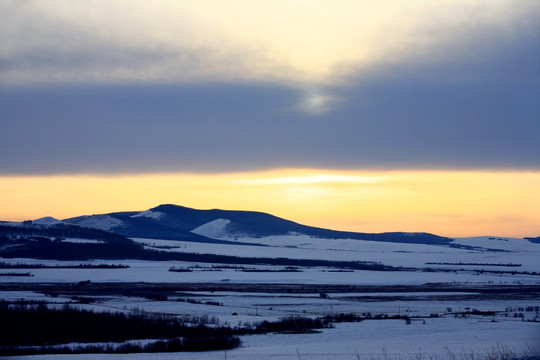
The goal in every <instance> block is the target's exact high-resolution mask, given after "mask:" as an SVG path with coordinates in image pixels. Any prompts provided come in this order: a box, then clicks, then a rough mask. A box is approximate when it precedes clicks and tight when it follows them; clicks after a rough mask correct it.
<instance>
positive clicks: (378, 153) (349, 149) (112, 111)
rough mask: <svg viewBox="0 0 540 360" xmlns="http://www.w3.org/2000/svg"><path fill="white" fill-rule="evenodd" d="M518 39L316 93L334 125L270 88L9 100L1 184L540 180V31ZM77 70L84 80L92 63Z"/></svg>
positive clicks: (37, 94) (109, 90)
mask: <svg viewBox="0 0 540 360" xmlns="http://www.w3.org/2000/svg"><path fill="white" fill-rule="evenodd" d="M519 30H520V31H516V32H513V33H511V34H510V35H507V36H505V37H500V39H499V40H498V41H491V42H489V43H486V44H485V46H484V47H479V48H477V49H476V50H475V51H472V52H469V53H467V52H464V53H461V54H460V55H459V56H457V57H451V58H442V59H439V60H438V61H433V58H426V59H422V58H411V59H409V60H408V61H405V62H404V61H400V62H396V63H391V62H383V63H381V64H380V65H379V66H377V65H374V66H371V67H369V68H368V69H365V68H363V69H361V70H358V71H357V73H356V75H354V74H351V75H350V76H349V78H348V80H347V85H339V86H338V85H335V86H330V85H325V86H322V87H320V88H317V87H313V89H315V90H314V91H315V98H317V96H319V97H320V98H321V99H324V98H325V96H326V97H328V98H330V99H334V100H336V99H337V100H336V101H334V100H332V101H334V102H332V104H331V106H328V108H327V109H326V106H325V104H322V106H323V107H324V108H325V110H327V111H324V112H323V111H320V112H319V111H312V112H310V111H305V110H306V109H302V108H300V107H299V106H298V104H300V103H303V102H304V103H306V101H305V96H306V95H305V94H306V92H307V93H309V92H310V91H311V90H312V89H310V88H309V87H308V88H307V90H306V89H305V88H302V89H299V88H297V87H290V86H287V85H282V84H281V85H280V84H277V83H268V82H266V83H261V82H255V81H251V82H248V81H244V83H243V84H233V83H221V84H216V83H205V84H198V85H194V84H189V83H184V84H176V85H156V84H154V85H148V84H137V85H130V86H128V85H113V84H110V85H107V84H105V85H104V84H101V85H99V84H90V85H89V84H86V85H85V84H79V85H73V84H71V85H62V84H56V85H46V86H45V85H42V86H36V87H32V86H14V85H13V86H11V85H10V86H8V85H4V86H0V127H1V131H0V173H1V174H51V173H81V172H86V173H119V172H151V171H210V172H218V171H233V170H251V169H261V168H270V167H327V168H328V167H329V168H347V169H355V168H366V167H369V168H424V169H425V168H430V169H431V168H452V169H464V168H482V169H487V168H489V169H535V170H540V155H539V154H540V141H538V134H540V102H539V101H538V99H540V41H539V39H538V35H536V34H540V25H538V24H533V23H527V24H526V26H522V27H520V28H519ZM476 43H478V41H477V42H476ZM447 50H451V49H447ZM119 54H125V56H128V55H130V56H131V55H134V54H135V53H130V52H125V51H121V52H119ZM145 54H146V55H145ZM25 56H36V55H35V54H34V55H25ZM70 56H72V58H71V59H72V60H70V61H73V63H74V64H75V65H74V71H76V69H77V68H79V67H80V63H82V62H84V61H89V62H92V61H94V59H92V58H86V59H85V56H83V55H81V56H80V58H77V56H75V55H73V53H72V54H71V55H70ZM143 56H148V57H149V58H148V59H149V60H148V61H149V62H152V61H153V58H152V54H151V53H141V57H143ZM155 56H165V55H164V54H163V53H159V54H156V55H155ZM171 56H173V55H171ZM28 59H29V60H28V63H29V64H34V63H36V62H38V63H41V64H46V61H45V62H43V61H41V60H38V61H35V59H34V60H33V59H31V58H28ZM50 61H60V60H59V59H58V58H51V60H50ZM95 61H97V60H95ZM141 61H142V60H141ZM111 62H112V63H114V64H118V66H121V64H122V63H123V60H122V59H115V58H112V59H111ZM2 66H4V68H5V67H9V66H13V67H19V68H20V66H21V65H20V64H12V65H10V64H9V62H4V64H3V65H2ZM32 66H33V65H32ZM51 66H53V67H54V66H58V64H56V63H55V64H52V65H51ZM65 66H67V67H69V63H68V64H67V65H65ZM317 93H320V94H322V95H317ZM307 103H309V101H308V102H307Z"/></svg>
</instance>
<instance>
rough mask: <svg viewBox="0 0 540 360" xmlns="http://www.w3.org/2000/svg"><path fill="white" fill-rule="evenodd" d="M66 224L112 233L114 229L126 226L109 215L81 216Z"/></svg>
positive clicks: (69, 220)
mask: <svg viewBox="0 0 540 360" xmlns="http://www.w3.org/2000/svg"><path fill="white" fill-rule="evenodd" d="M65 222H67V223H69V224H73V225H78V226H83V227H88V228H92V229H98V230H104V231H111V230H112V229H115V228H119V227H123V226H125V224H124V222H123V221H122V220H120V219H117V218H115V217H112V216H109V215H91V216H81V217H77V218H73V219H68V220H65Z"/></svg>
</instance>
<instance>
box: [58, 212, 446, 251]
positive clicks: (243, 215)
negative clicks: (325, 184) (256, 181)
mask: <svg viewBox="0 0 540 360" xmlns="http://www.w3.org/2000/svg"><path fill="white" fill-rule="evenodd" d="M157 213H159V214H157ZM141 214H142V215H141ZM104 215H108V216H110V217H112V218H114V219H117V220H120V221H121V222H122V225H121V226H116V227H111V228H110V229H108V231H110V232H113V233H116V234H120V235H123V236H128V237H141V238H153V239H169V240H186V241H200V242H209V241H212V240H211V239H210V238H208V237H205V236H201V235H197V234H195V233H192V232H191V231H192V230H194V229H196V228H198V227H200V226H202V225H204V224H207V223H209V222H212V221H214V220H217V219H226V220H229V221H230V223H229V224H228V225H227V226H226V230H227V233H228V234H229V235H230V237H236V236H238V237H240V236H247V237H263V236H273V235H287V234H291V233H299V234H304V235H308V236H313V237H319V238H326V239H356V240H370V241H383V242H397V243H415V244H438V245H445V244H449V243H450V242H451V241H452V239H449V238H446V237H441V236H437V235H433V234H429V233H404V232H389V233H378V234H373V233H359V232H350V231H337V230H330V229H323V228H318V227H313V226H307V225H302V224H298V223H296V222H294V221H290V220H286V219H282V218H279V217H277V216H274V215H270V214H267V213H263V212H256V211H240V210H220V209H211V210H199V209H192V208H188V207H184V206H179V205H172V204H164V205H159V206H156V207H154V208H152V209H150V210H147V213H146V215H147V216H143V215H145V214H144V213H143V212H133V211H130V212H115V213H110V214H104ZM152 215H155V216H152ZM93 216H95V215H93ZM88 218H89V217H88V216H80V217H76V218H70V219H66V220H64V221H65V222H67V223H72V224H77V225H79V224H84V222H83V221H84V220H85V219H88ZM214 241H215V240H214ZM220 242H221V241H220ZM234 243H237V242H234Z"/></svg>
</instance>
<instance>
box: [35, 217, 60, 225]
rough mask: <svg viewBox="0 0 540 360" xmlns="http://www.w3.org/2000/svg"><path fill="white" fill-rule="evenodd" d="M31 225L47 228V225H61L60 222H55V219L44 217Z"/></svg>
mask: <svg viewBox="0 0 540 360" xmlns="http://www.w3.org/2000/svg"><path fill="white" fill-rule="evenodd" d="M33 223H34V224H36V225H45V226H48V225H58V224H62V221H60V220H57V219H55V218H53V217H51V216H45V217H42V218H39V219H36V220H34V221H33Z"/></svg>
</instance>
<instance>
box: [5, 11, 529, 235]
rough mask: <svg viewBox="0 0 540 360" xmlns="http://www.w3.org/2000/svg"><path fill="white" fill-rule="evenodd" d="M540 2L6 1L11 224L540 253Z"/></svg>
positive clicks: (7, 162)
mask: <svg viewBox="0 0 540 360" xmlns="http://www.w3.org/2000/svg"><path fill="white" fill-rule="evenodd" d="M538 18H540V3H539V2H538V1H536V0H410V1H406V2H405V1H397V0H379V1H377V2H373V1H360V0H356V1H347V0H343V1H335V2H328V1H317V0H312V1H308V0H272V1H266V0H260V1H244V0H230V1H227V2H219V1H209V0H199V1H196V2H195V1H165V0H163V1H159V0H158V1H152V2H148V1H128V0H106V1H105V0H95V1H91V2H90V1H88V2H87V1H84V2H82V1H81V2H74V1H68V0H40V1H33V0H24V1H21V0H0V45H1V46H0V129H1V131H0V199H1V201H0V204H1V205H0V219H2V220H16V221H18V220H24V219H35V218H39V217H42V216H54V217H56V218H60V219H62V218H68V217H72V216H78V215H82V214H94V213H106V212H111V211H123V210H126V211H127V210H145V209H148V208H151V207H154V206H157V205H159V204H161V203H174V204H178V205H184V206H189V207H194V208H224V209H242V210H257V211H264V212H269V213H272V214H274V215H277V216H281V217H285V218H288V219H290V220H294V221H297V222H301V223H304V224H307V225H313V226H321V227H329V228H333V229H337V230H350V231H361V232H384V231H425V232H432V233H435V234H438V235H444V236H473V235H499V236H515V237H522V236H538V235H540V190H538V189H540V141H539V140H540V101H539V100H538V99H540V22H538V20H537V19H538Z"/></svg>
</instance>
